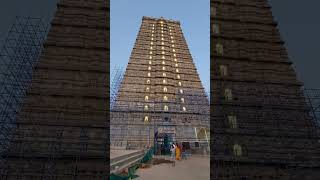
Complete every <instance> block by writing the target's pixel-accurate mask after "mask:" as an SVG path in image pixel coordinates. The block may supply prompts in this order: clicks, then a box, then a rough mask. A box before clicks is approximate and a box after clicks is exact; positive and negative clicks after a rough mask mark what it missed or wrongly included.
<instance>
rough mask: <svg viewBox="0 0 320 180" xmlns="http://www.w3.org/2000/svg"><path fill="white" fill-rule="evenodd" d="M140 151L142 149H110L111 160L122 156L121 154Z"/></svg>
mask: <svg viewBox="0 0 320 180" xmlns="http://www.w3.org/2000/svg"><path fill="white" fill-rule="evenodd" d="M138 151H140V150H122V149H111V150H110V160H111V159H114V158H117V157H120V156H124V155H127V154H131V153H134V152H138Z"/></svg>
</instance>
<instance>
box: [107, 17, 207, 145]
mask: <svg viewBox="0 0 320 180" xmlns="http://www.w3.org/2000/svg"><path fill="white" fill-rule="evenodd" d="M186 23H187V22H186ZM110 126H111V145H112V146H126V147H128V148H141V147H144V146H148V145H151V146H152V145H153V143H154V142H158V143H160V144H161V143H163V141H165V140H164V139H166V138H168V139H169V140H171V141H174V142H179V143H184V144H185V145H186V146H187V147H190V148H201V147H203V148H207V147H208V141H209V136H210V135H209V103H208V99H207V96H206V95H205V91H204V88H203V86H202V84H201V81H200V79H199V76H198V74H197V70H196V67H195V65H194V63H193V60H192V57H191V54H190V52H189V49H188V46H187V43H186V40H185V39H184V36H183V33H182V29H181V26H180V22H179V21H174V20H168V19H164V18H162V17H161V18H151V17H143V18H142V24H141V27H140V30H139V33H138V37H137V39H136V42H135V44H134V48H133V51H132V54H131V56H130V60H129V63H128V66H127V69H126V72H125V75H124V78H123V81H122V84H121V87H120V90H119V94H118V97H117V99H116V103H115V106H114V109H113V110H112V113H111V124H110ZM161 141H162V142H161Z"/></svg>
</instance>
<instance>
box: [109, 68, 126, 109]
mask: <svg viewBox="0 0 320 180" xmlns="http://www.w3.org/2000/svg"><path fill="white" fill-rule="evenodd" d="M123 74H124V73H123V68H122V67H118V66H115V67H114V68H113V69H112V71H111V78H112V80H111V82H110V83H111V84H110V109H111V110H112V109H113V107H114V105H115V102H116V99H117V95H118V91H119V88H120V86H121V82H122V79H123Z"/></svg>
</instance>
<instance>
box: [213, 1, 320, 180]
mask: <svg viewBox="0 0 320 180" xmlns="http://www.w3.org/2000/svg"><path fill="white" fill-rule="evenodd" d="M211 82H212V83H213V84H211V96H212V100H213V101H212V102H211V103H212V104H211V107H212V109H211V122H212V124H211V130H212V134H211V135H212V138H211V139H212V142H211V145H212V149H211V153H212V154H211V158H212V163H213V166H211V175H212V177H214V178H213V179H219V180H221V179H243V180H244V179H246V180H249V179H288V180H289V179H290V180H291V179H297V180H298V179H299V180H300V179H318V178H319V176H320V173H319V172H320V171H319V170H320V169H319V168H320V163H319V160H320V151H319V149H320V144H319V141H318V139H319V136H318V133H317V130H318V128H317V127H316V125H315V121H314V119H312V118H311V116H309V108H308V107H307V105H306V101H305V98H304V95H303V92H302V88H301V87H302V83H300V82H299V81H298V80H297V78H296V73H295V71H294V68H293V67H292V62H291V61H290V60H289V58H288V55H287V52H286V49H285V47H284V42H283V41H282V40H281V38H280V34H279V31H278V29H277V23H276V22H275V21H274V20H273V16H272V12H271V7H270V6H269V5H268V2H267V0H241V1H240V0H227V1H225V0H213V1H212V2H211Z"/></svg>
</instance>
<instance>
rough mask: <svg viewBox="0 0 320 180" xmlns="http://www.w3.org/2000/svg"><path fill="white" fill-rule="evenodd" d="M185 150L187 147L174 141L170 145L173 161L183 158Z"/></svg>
mask: <svg viewBox="0 0 320 180" xmlns="http://www.w3.org/2000/svg"><path fill="white" fill-rule="evenodd" d="M184 151H185V149H184V148H183V146H182V145H180V144H178V143H172V144H171V147H170V152H171V159H172V160H173V162H175V160H181V159H182V155H183V152H184Z"/></svg>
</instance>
